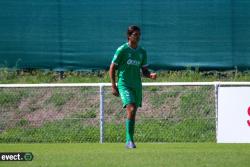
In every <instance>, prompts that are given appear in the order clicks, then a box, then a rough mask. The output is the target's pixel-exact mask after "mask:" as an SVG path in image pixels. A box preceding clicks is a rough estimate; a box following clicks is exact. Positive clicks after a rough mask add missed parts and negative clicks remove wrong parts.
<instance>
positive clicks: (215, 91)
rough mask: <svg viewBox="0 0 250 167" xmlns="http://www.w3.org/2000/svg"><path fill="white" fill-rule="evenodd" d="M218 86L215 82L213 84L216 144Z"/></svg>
mask: <svg viewBox="0 0 250 167" xmlns="http://www.w3.org/2000/svg"><path fill="white" fill-rule="evenodd" d="M219 85H220V84H219V83H217V82H215V84H214V100H215V126H216V129H215V133H216V142H217V137H218V88H219Z"/></svg>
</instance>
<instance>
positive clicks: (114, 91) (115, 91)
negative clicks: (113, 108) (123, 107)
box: [112, 85, 119, 96]
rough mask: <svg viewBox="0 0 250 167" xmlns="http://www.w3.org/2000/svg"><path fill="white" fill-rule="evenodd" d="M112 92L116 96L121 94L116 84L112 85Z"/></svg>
mask: <svg viewBox="0 0 250 167" xmlns="http://www.w3.org/2000/svg"><path fill="white" fill-rule="evenodd" d="M112 94H113V95H114V96H119V91H118V88H117V86H116V85H112Z"/></svg>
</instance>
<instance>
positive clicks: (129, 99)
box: [109, 25, 157, 148]
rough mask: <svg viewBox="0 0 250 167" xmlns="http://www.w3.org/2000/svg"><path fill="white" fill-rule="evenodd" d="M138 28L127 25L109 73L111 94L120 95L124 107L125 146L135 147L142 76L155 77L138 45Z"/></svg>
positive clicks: (140, 102)
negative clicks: (123, 39) (125, 37)
mask: <svg viewBox="0 0 250 167" xmlns="http://www.w3.org/2000/svg"><path fill="white" fill-rule="evenodd" d="M140 35H141V32H140V28H139V27H137V26H134V25H132V26H129V27H128V30H127V38H128V42H127V43H125V44H123V45H122V46H120V47H119V48H118V49H117V50H116V52H115V55H114V57H113V60H112V63H111V65H110V71H109V75H110V78H111V83H112V94H113V95H115V96H120V97H121V100H122V103H123V108H126V113H127V119H126V148H136V145H135V143H134V129H135V116H136V110H137V108H138V107H141V104H142V83H141V71H142V74H143V76H145V77H148V78H151V79H156V77H157V75H156V73H152V72H150V71H149V70H148V68H147V54H146V51H145V50H144V49H143V48H142V47H140V46H139V40H140ZM116 69H117V70H118V72H117V75H118V82H117V85H116V81H115V73H116V72H115V71H116Z"/></svg>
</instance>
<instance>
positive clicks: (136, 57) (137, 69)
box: [112, 43, 147, 88]
mask: <svg viewBox="0 0 250 167" xmlns="http://www.w3.org/2000/svg"><path fill="white" fill-rule="evenodd" d="M112 63H114V64H115V65H116V66H117V68H118V86H119V85H122V86H127V87H131V88H138V87H141V68H142V67H145V66H147V54H146V51H145V50H144V49H143V48H142V47H139V46H138V47H137V48H136V49H133V48H131V47H130V46H129V45H128V43H125V44H123V45H122V46H120V47H119V48H118V49H117V50H116V52H115V55H114V58H113V60H112Z"/></svg>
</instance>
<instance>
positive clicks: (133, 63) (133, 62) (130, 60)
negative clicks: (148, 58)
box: [127, 59, 140, 66]
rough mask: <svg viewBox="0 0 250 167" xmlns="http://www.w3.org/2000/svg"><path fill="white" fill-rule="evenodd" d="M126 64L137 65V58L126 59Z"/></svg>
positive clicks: (138, 63)
mask: <svg viewBox="0 0 250 167" xmlns="http://www.w3.org/2000/svg"><path fill="white" fill-rule="evenodd" d="M127 64H128V65H134V66H139V65H140V62H139V61H137V60H132V59H128V61H127Z"/></svg>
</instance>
